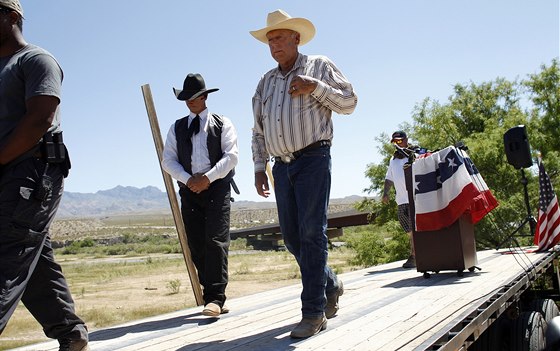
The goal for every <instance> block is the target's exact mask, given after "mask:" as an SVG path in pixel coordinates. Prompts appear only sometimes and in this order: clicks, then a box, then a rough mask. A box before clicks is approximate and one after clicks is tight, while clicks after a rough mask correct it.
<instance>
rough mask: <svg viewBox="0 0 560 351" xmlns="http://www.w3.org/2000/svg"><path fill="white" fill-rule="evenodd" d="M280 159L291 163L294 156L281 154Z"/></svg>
mask: <svg viewBox="0 0 560 351" xmlns="http://www.w3.org/2000/svg"><path fill="white" fill-rule="evenodd" d="M280 159H281V160H282V162H284V163H290V162H292V158H291V157H290V156H289V155H282V156H280Z"/></svg>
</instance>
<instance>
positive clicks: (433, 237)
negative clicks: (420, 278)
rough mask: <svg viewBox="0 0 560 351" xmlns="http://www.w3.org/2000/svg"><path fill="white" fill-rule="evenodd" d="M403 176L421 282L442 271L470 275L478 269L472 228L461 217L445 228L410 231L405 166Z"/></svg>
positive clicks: (408, 169) (407, 170)
mask: <svg viewBox="0 0 560 351" xmlns="http://www.w3.org/2000/svg"><path fill="white" fill-rule="evenodd" d="M404 174H405V180H406V187H407V190H408V200H409V202H408V203H409V206H410V221H411V224H412V228H413V231H412V244H413V245H414V251H415V257H416V270H417V271H418V272H421V273H424V278H429V277H430V273H429V272H435V273H439V272H440V271H444V270H456V271H457V275H459V276H462V275H463V271H464V270H466V269H468V270H469V271H471V272H473V271H474V270H475V268H478V267H476V265H477V264H478V261H477V258H476V242H475V237H474V225H473V224H472V223H471V222H470V220H469V219H468V218H466V216H463V217H461V218H459V219H458V220H457V221H455V222H454V223H453V224H452V225H450V226H449V227H447V228H443V229H440V230H434V231H421V232H417V231H416V230H414V228H415V227H416V226H415V223H414V214H415V211H414V199H413V196H412V167H411V166H410V164H407V165H405V168H404ZM478 269H480V268H478Z"/></svg>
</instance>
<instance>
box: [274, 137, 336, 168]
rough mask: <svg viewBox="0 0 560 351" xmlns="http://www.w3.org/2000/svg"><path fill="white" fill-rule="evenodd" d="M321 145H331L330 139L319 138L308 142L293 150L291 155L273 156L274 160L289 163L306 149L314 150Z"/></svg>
mask: <svg viewBox="0 0 560 351" xmlns="http://www.w3.org/2000/svg"><path fill="white" fill-rule="evenodd" d="M323 146H331V141H330V140H319V141H316V142H314V143H313V144H309V145H307V146H306V147H304V148H303V149H301V150H298V151H295V152H293V153H292V154H291V155H284V156H274V162H281V163H290V162H292V161H294V160H297V159H298V158H299V157H300V156H301V155H303V154H304V153H306V152H307V151H311V150H315V149H318V148H320V147H323Z"/></svg>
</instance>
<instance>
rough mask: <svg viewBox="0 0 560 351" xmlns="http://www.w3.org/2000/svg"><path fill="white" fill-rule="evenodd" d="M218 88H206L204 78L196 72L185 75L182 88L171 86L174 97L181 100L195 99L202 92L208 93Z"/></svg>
mask: <svg viewBox="0 0 560 351" xmlns="http://www.w3.org/2000/svg"><path fill="white" fill-rule="evenodd" d="M218 90H220V89H218V88H213V89H206V84H205V83H204V78H202V76H201V75H200V74H198V73H189V74H188V75H187V78H185V81H184V82H183V90H179V89H175V88H173V92H174V93H175V97H177V99H178V100H181V101H185V100H192V99H196V98H197V97H199V96H200V95H202V94H209V93H213V92H215V91H218Z"/></svg>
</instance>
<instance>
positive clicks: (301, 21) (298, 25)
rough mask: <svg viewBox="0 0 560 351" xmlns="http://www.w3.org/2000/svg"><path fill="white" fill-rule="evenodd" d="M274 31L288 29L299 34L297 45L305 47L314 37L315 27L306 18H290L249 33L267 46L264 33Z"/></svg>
mask: <svg viewBox="0 0 560 351" xmlns="http://www.w3.org/2000/svg"><path fill="white" fill-rule="evenodd" d="M276 29H289V30H293V31H296V32H298V33H299V45H300V46H301V45H305V44H307V43H308V42H310V41H311V39H313V37H314V36H315V26H314V25H313V23H311V21H309V20H308V19H306V18H290V19H287V20H285V21H282V22H280V23H277V24H275V25H273V26H270V27H265V28H262V29H259V30H254V31H251V32H249V33H251V35H252V36H253V37H255V39H257V40H259V41H262V42H263V43H265V44H268V38H267V37H266V33H268V32H270V31H272V30H276Z"/></svg>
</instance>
